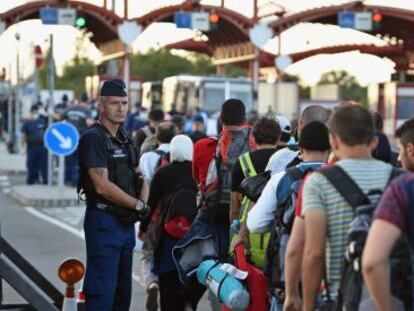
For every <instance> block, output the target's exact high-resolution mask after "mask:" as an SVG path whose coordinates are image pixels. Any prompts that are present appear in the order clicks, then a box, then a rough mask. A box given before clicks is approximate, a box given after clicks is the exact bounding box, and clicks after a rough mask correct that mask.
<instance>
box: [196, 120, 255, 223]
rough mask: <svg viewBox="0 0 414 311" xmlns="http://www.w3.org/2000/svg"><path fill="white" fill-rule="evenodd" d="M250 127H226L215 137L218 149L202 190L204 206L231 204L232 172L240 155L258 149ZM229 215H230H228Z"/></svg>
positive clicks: (212, 206)
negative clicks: (234, 128) (233, 128)
mask: <svg viewBox="0 0 414 311" xmlns="http://www.w3.org/2000/svg"><path fill="white" fill-rule="evenodd" d="M250 131H251V129H250V127H247V126H245V127H242V128H241V129H240V128H238V129H237V130H232V129H231V128H230V129H225V130H223V131H222V133H221V136H220V137H219V138H215V141H214V143H215V144H216V151H215V152H214V156H213V158H212V159H211V161H210V164H209V166H208V171H207V177H206V185H205V188H204V189H201V192H202V202H201V203H202V206H204V207H207V208H214V207H216V206H220V205H225V206H229V205H230V194H231V173H232V170H233V167H234V165H235V164H236V162H237V161H238V158H239V156H240V155H242V154H243V153H245V152H248V151H250V150H254V149H256V144H255V143H254V141H253V138H252V137H251V135H250ZM227 216H228V215H227Z"/></svg>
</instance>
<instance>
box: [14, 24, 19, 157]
mask: <svg viewBox="0 0 414 311" xmlns="http://www.w3.org/2000/svg"><path fill="white" fill-rule="evenodd" d="M14 37H15V38H16V41H17V49H16V80H17V81H16V97H15V107H14V108H15V109H14V152H16V153H17V152H19V136H20V135H19V133H20V101H21V93H20V91H21V90H20V55H19V47H20V33H18V32H16V33H15V34H14Z"/></svg>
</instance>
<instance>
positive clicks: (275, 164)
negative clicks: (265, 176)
mask: <svg viewBox="0 0 414 311" xmlns="http://www.w3.org/2000/svg"><path fill="white" fill-rule="evenodd" d="M298 154H299V151H293V150H291V149H289V148H287V147H286V148H283V149H280V150H278V151H276V152H275V153H274V154H273V155H272V156H271V157H270V159H269V162H267V166H266V171H271V172H272V175H273V174H276V173H280V172H282V171H284V170H285V169H286V166H287V165H288V164H289V163H290V162H292V161H293V159H294V158H296V157H297V155H298Z"/></svg>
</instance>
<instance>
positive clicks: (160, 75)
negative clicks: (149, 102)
mask: <svg viewBox="0 0 414 311" xmlns="http://www.w3.org/2000/svg"><path fill="white" fill-rule="evenodd" d="M192 69H193V65H192V63H191V61H189V60H188V59H186V58H183V57H180V56H177V55H173V54H171V52H170V51H168V50H165V49H160V50H150V51H149V52H148V53H146V54H136V55H133V56H132V57H131V71H132V74H133V75H136V76H139V77H141V78H142V79H143V80H144V81H159V80H162V79H164V78H165V77H169V76H175V75H178V74H183V73H188V74H190V73H191V72H192Z"/></svg>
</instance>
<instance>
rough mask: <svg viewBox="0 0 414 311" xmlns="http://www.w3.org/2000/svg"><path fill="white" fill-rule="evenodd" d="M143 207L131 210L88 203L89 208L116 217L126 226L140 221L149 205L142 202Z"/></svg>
mask: <svg viewBox="0 0 414 311" xmlns="http://www.w3.org/2000/svg"><path fill="white" fill-rule="evenodd" d="M140 202H141V205H142V207H141V208H140V209H138V208H137V209H131V208H127V207H122V206H119V205H115V204H107V203H102V202H86V207H87V208H93V209H98V210H101V211H104V212H106V213H108V214H111V215H114V216H116V217H117V218H118V219H119V221H121V222H122V223H125V224H133V223H136V222H137V221H140V220H141V219H142V218H143V217H144V216H145V215H146V212H147V210H148V205H146V204H145V203H144V202H142V201H140Z"/></svg>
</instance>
